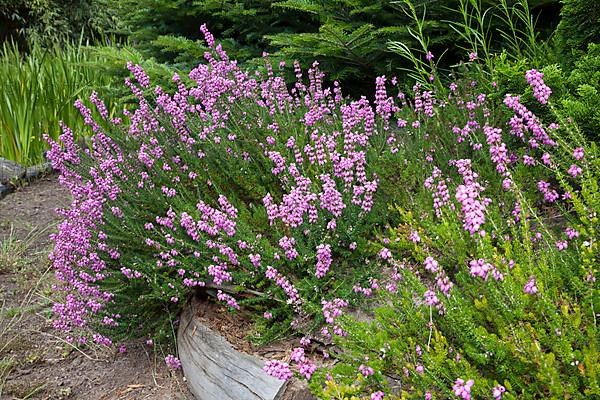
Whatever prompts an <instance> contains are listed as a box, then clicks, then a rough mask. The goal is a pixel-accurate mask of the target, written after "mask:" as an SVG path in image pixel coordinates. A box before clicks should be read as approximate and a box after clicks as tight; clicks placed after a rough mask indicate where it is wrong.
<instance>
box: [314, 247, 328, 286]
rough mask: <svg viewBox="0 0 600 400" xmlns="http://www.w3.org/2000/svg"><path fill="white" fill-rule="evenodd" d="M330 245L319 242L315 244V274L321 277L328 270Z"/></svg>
mask: <svg viewBox="0 0 600 400" xmlns="http://www.w3.org/2000/svg"><path fill="white" fill-rule="evenodd" d="M331 263H332V259H331V246H330V245H328V244H320V245H318V246H317V265H316V272H315V276H316V277H317V278H322V277H324V276H325V274H327V271H329V267H330V266H331Z"/></svg>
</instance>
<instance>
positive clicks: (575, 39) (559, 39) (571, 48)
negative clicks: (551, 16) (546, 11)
mask: <svg viewBox="0 0 600 400" xmlns="http://www.w3.org/2000/svg"><path fill="white" fill-rule="evenodd" d="M561 3H562V9H561V12H560V17H561V20H560V23H559V24H558V27H557V29H556V43H557V45H558V47H559V49H560V51H561V52H562V56H563V58H562V59H563V61H564V62H565V63H566V64H567V65H572V63H573V61H574V57H575V59H577V57H578V56H579V55H580V54H581V53H582V52H583V51H585V50H586V48H587V46H588V44H589V43H599V42H600V3H598V2H597V1H588V0H562V1H561Z"/></svg>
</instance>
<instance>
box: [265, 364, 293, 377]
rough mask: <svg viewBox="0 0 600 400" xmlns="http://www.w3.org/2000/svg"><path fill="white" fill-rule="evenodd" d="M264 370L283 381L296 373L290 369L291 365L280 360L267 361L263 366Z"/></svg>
mask: <svg viewBox="0 0 600 400" xmlns="http://www.w3.org/2000/svg"><path fill="white" fill-rule="evenodd" d="M263 371H265V372H266V373H267V375H270V376H272V377H274V378H277V379H280V380H282V381H287V380H288V379H290V378H291V377H292V376H294V374H293V373H292V371H291V370H290V366H289V365H288V364H287V363H284V362H283V361H279V360H269V361H267V362H265V365H264V367H263Z"/></svg>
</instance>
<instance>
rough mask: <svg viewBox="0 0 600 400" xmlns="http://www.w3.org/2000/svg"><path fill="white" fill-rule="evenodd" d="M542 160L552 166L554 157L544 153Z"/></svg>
mask: <svg viewBox="0 0 600 400" xmlns="http://www.w3.org/2000/svg"><path fill="white" fill-rule="evenodd" d="M542 162H543V163H544V165H548V166H550V165H551V164H552V159H551V158H550V154H548V153H544V154H543V155H542Z"/></svg>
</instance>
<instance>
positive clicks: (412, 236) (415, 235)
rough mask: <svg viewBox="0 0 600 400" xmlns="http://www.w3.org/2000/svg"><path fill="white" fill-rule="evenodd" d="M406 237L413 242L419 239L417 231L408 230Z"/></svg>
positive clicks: (417, 241)
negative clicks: (408, 233)
mask: <svg viewBox="0 0 600 400" xmlns="http://www.w3.org/2000/svg"><path fill="white" fill-rule="evenodd" d="M408 239H409V240H410V241H411V242H413V243H419V242H420V241H421V237H420V236H419V232H417V231H410V235H409V236H408Z"/></svg>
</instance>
